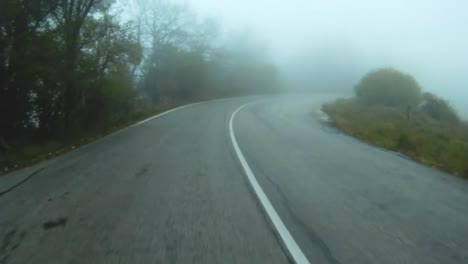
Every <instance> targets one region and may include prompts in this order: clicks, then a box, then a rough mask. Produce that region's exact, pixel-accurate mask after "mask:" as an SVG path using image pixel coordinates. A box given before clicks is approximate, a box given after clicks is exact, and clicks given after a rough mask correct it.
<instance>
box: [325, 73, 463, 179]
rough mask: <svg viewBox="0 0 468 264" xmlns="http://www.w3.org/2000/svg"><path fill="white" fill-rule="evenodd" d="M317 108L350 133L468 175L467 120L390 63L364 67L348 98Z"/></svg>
mask: <svg viewBox="0 0 468 264" xmlns="http://www.w3.org/2000/svg"><path fill="white" fill-rule="evenodd" d="M322 110H323V111H324V112H325V113H327V114H328V116H329V117H330V119H331V120H332V122H333V124H334V125H335V126H336V127H337V128H339V129H340V130H342V131H344V132H346V133H348V134H350V135H352V136H354V137H356V138H359V139H361V140H364V141H366V142H369V143H371V144H374V145H377V146H381V147H384V148H387V149H390V150H394V151H398V152H401V153H403V154H405V155H407V156H409V157H411V158H413V159H414V160H417V161H419V162H421V163H424V164H426V165H429V166H432V167H435V168H438V169H442V170H445V171H447V172H449V173H452V174H455V175H458V176H462V177H465V178H468V122H467V121H462V120H460V118H459V116H458V115H457V113H456V111H455V110H454V109H453V108H452V107H451V106H450V104H449V103H448V102H447V101H445V100H444V99H442V98H439V97H438V96H436V95H434V94H431V93H425V92H423V91H422V89H421V87H420V86H419V84H418V83H417V82H416V80H414V78H413V77H411V76H410V75H407V74H404V73H402V72H399V71H397V70H395V69H390V68H385V69H378V70H375V71H372V72H369V73H368V74H367V75H365V76H364V77H363V78H362V79H361V81H360V82H359V83H358V84H357V85H356V87H355V97H354V98H348V99H338V100H336V101H334V102H330V103H327V104H324V105H323V107H322Z"/></svg>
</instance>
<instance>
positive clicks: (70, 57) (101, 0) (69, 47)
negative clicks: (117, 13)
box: [54, 0, 113, 130]
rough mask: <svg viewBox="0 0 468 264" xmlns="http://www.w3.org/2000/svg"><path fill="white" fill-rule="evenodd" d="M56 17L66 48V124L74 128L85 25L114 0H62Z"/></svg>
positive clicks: (68, 127)
mask: <svg viewBox="0 0 468 264" xmlns="http://www.w3.org/2000/svg"><path fill="white" fill-rule="evenodd" d="M59 1H60V2H59V5H58V8H57V11H56V12H55V16H54V17H55V19H56V23H57V25H58V29H59V31H60V33H61V37H62V40H63V43H64V45H63V46H64V50H63V60H64V67H63V71H64V72H63V77H64V83H63V85H64V93H63V97H64V100H63V105H64V107H63V112H64V126H65V129H66V130H71V129H72V126H73V122H74V120H76V119H75V116H74V115H75V113H76V110H77V104H78V102H79V97H80V92H81V91H79V87H78V85H77V80H78V79H77V76H76V72H77V71H76V70H77V67H78V61H79V59H80V55H81V52H82V48H83V45H84V43H83V41H82V40H83V35H82V33H83V32H82V31H83V26H84V25H85V23H86V22H87V20H88V19H90V18H92V17H93V15H95V14H96V13H99V12H100V11H103V10H108V9H109V8H110V6H111V4H112V3H113V1H112V0H59Z"/></svg>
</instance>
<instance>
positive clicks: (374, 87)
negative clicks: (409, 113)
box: [355, 68, 421, 108]
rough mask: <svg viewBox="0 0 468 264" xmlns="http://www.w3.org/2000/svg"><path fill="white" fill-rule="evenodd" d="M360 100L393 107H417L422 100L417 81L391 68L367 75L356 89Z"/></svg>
mask: <svg viewBox="0 0 468 264" xmlns="http://www.w3.org/2000/svg"><path fill="white" fill-rule="evenodd" d="M355 92H356V96H357V98H358V99H360V100H362V101H364V102H366V103H368V104H378V105H383V106H392V107H398V106H403V107H408V108H409V107H415V106H417V105H418V103H419V102H420V100H421V88H420V86H419V84H418V83H417V82H416V80H415V79H414V78H413V77H412V76H410V75H408V74H405V73H402V72H400V71H398V70H395V69H391V68H384V69H378V70H375V71H371V72H369V73H368V74H366V75H365V76H364V77H363V78H362V79H361V80H360V82H359V83H358V84H357V85H356V87H355Z"/></svg>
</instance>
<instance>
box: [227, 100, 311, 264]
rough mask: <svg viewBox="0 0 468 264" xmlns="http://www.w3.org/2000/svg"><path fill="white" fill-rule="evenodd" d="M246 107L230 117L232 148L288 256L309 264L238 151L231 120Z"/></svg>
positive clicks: (299, 263) (301, 263)
mask: <svg viewBox="0 0 468 264" xmlns="http://www.w3.org/2000/svg"><path fill="white" fill-rule="evenodd" d="M246 105H248V104H244V105H242V106H241V107H239V108H237V110H236V111H234V113H233V114H232V115H231V119H230V120H229V134H230V136H231V141H232V145H233V146H234V150H235V151H236V154H237V157H238V158H239V161H240V163H241V165H242V168H243V169H244V172H245V174H246V175H247V178H248V179H249V182H250V185H251V186H252V188H253V189H254V192H255V194H256V195H257V197H258V199H259V200H260V203H261V204H262V206H263V208H264V209H265V211H266V213H267V214H268V217H269V218H270V220H271V222H272V223H273V225H274V226H275V228H276V231H277V232H278V234H279V235H280V237H281V239H282V240H283V243H284V244H285V245H286V248H287V250H288V251H289V254H290V255H291V257H292V258H293V260H294V262H295V263H297V264H310V262H309V260H307V258H306V256H305V255H304V253H303V252H302V250H301V249H300V248H299V246H298V245H297V243H296V241H295V240H294V238H293V237H292V236H291V233H289V231H288V229H287V228H286V226H285V225H284V223H283V221H282V220H281V218H280V217H279V215H278V213H277V212H276V210H275V208H274V207H273V205H272V204H271V202H270V200H269V199H268V197H267V196H266V194H265V192H264V191H263V189H262V187H261V186H260V184H259V183H258V181H257V179H256V178H255V175H254V174H253V172H252V169H250V166H249V164H248V163H247V161H246V160H245V158H244V155H243V154H242V151H241V150H240V148H239V145H238V144H237V140H236V136H235V135H234V129H233V120H234V118H235V117H236V114H237V113H238V112H239V111H240V110H241V109H242V108H244V107H245V106H246Z"/></svg>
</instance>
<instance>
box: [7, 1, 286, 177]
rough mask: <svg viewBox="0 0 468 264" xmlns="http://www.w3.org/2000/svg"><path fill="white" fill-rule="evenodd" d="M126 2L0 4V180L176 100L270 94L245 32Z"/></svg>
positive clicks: (184, 9)
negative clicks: (122, 4)
mask: <svg viewBox="0 0 468 264" xmlns="http://www.w3.org/2000/svg"><path fill="white" fill-rule="evenodd" d="M123 2H125V1H123ZM134 3H136V5H135V6H133V5H132V8H129V6H124V7H122V6H119V2H117V1H113V0H82V1H74V0H9V1H0V174H2V173H6V172H9V171H11V170H12V169H17V168H19V167H22V166H25V165H29V164H32V163H34V162H37V161H39V160H41V159H45V158H48V157H51V156H53V155H56V154H59V153H62V152H64V151H66V150H68V149H73V148H74V147H76V146H77V145H81V144H84V143H86V142H90V141H92V140H94V139H96V138H98V137H100V136H102V135H105V134H108V133H109V132H111V131H114V130H115V129H118V128H121V127H123V126H126V125H128V124H130V123H132V122H135V121H137V120H140V119H142V118H144V117H147V116H149V115H153V114H155V113H158V112H160V111H162V110H164V109H167V108H170V107H173V106H176V105H180V104H182V103H187V102H191V101H198V100H204V99H211V98H219V97H226V96H237V95H245V94H252V93H270V92H276V91H278V89H279V87H280V81H279V76H278V71H277V69H276V67H275V66H274V65H273V63H272V60H271V59H270V57H269V56H268V54H267V52H265V48H264V46H263V44H262V43H261V42H259V41H257V40H256V38H255V36H253V35H252V34H249V33H248V32H226V31H225V30H223V28H222V25H220V24H219V23H218V22H217V21H216V20H213V19H211V18H203V17H199V16H198V15H197V14H195V13H194V12H193V11H192V10H191V9H190V8H189V7H188V6H186V5H184V4H177V3H173V2H169V1H151V0H147V1H146V0H138V1H134ZM120 9H122V10H125V15H122V13H121V12H119V10H120ZM130 9H131V10H132V11H130ZM129 15H130V18H128V17H129Z"/></svg>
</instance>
